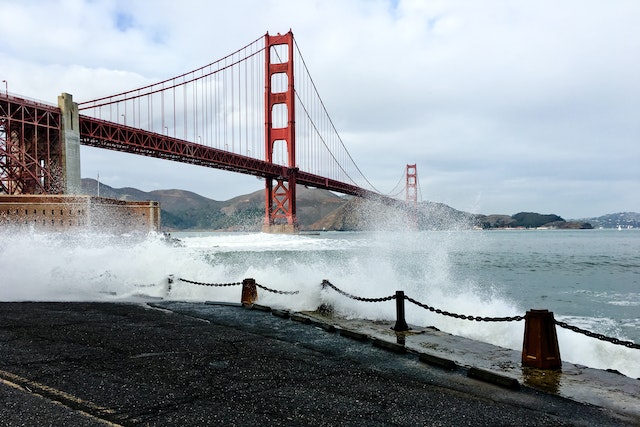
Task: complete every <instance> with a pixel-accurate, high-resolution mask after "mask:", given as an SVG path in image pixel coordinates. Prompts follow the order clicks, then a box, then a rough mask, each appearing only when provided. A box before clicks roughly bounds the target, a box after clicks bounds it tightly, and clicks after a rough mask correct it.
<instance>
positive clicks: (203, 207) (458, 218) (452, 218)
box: [82, 178, 640, 231]
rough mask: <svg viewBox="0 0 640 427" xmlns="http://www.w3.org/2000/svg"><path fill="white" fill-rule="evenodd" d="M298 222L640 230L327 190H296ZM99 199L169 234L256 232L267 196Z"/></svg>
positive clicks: (125, 192)
mask: <svg viewBox="0 0 640 427" xmlns="http://www.w3.org/2000/svg"><path fill="white" fill-rule="evenodd" d="M82 190H83V192H84V193H85V194H91V195H97V194H98V182H97V181H96V180H95V179H90V178H83V179H82ZM296 191H297V216H298V223H299V225H300V229H301V230H340V231H353V230H366V229H374V228H380V227H382V228H391V229H394V228H397V229H406V227H407V224H409V226H412V227H415V228H416V229H420V230H451V229H464V228H471V227H480V228H485V229H491V228H518V227H522V228H537V227H545V228H573V229H579V228H591V226H592V225H593V226H594V227H596V228H597V227H603V228H617V227H618V225H621V226H622V227H624V228H627V227H634V228H638V227H640V214H639V213H633V212H625V213H619V214H611V215H605V216H602V217H599V218H584V219H580V220H571V221H565V220H564V219H562V218H561V217H559V216H558V215H554V214H549V215H543V214H538V213H534V212H520V213H517V214H515V215H512V216H509V215H498V214H493V215H479V214H471V213H467V212H463V211H459V210H456V209H454V208H452V207H450V206H447V205H445V204H443V203H435V202H420V203H418V205H417V207H416V208H415V209H409V210H407V209H400V208H399V207H398V206H388V205H383V204H382V203H379V202H375V201H365V200H363V199H360V198H357V197H351V196H338V195H336V194H334V193H332V192H330V191H327V190H319V189H309V188H306V187H304V186H298V188H297V190H296ZM100 196H103V197H110V198H114V199H121V200H154V201H158V202H160V207H161V210H162V213H161V216H162V227H163V229H165V230H224V231H258V230H260V229H261V228H262V222H263V219H264V191H262V190H260V191H256V192H253V193H251V194H245V195H242V196H238V197H234V198H232V199H230V200H226V201H217V200H212V199H208V198H206V197H203V196H200V195H198V194H196V193H193V192H190V191H184V190H175V189H174V190H155V191H150V192H144V191H141V190H138V189H136V188H130V187H126V188H112V187H110V186H108V185H105V184H102V183H101V184H100Z"/></svg>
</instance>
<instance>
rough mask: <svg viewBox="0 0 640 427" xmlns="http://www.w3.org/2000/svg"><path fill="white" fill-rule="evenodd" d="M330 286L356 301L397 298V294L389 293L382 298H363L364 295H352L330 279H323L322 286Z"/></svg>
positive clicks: (380, 300) (378, 300)
mask: <svg viewBox="0 0 640 427" xmlns="http://www.w3.org/2000/svg"><path fill="white" fill-rule="evenodd" d="M327 286H329V287H330V288H331V289H333V290H334V291H336V292H337V293H339V294H342V295H344V296H345V297H348V298H351V299H354V300H356V301H364V302H382V301H391V300H392V299H396V296H395V295H389V296H388V297H382V298H363V297H357V296H355V295H351V294H349V293H347V292H345V291H343V290H341V289H338V288H337V287H336V286H335V285H333V284H332V283H331V282H329V281H328V280H323V281H322V287H323V288H324V287H327Z"/></svg>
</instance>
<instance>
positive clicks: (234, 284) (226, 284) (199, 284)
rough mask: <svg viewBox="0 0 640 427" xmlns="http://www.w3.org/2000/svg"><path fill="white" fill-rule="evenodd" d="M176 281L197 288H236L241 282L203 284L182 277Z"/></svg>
mask: <svg viewBox="0 0 640 427" xmlns="http://www.w3.org/2000/svg"><path fill="white" fill-rule="evenodd" d="M178 280H180V281H181V282H185V283H191V284H192V285H198V286H238V285H242V282H235V283H204V282H196V281H193V280H187V279H183V278H182V277H180V278H178Z"/></svg>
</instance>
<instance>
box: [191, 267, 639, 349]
mask: <svg viewBox="0 0 640 427" xmlns="http://www.w3.org/2000/svg"><path fill="white" fill-rule="evenodd" d="M178 280H180V281H181V282H185V283H191V284H192V285H199V286H219V287H221V286H238V285H242V282H234V283H204V282H196V281H194V280H187V279H183V278H179V279H178ZM255 285H256V286H257V287H259V288H261V289H264V290H265V291H268V292H273V293H276V294H281V295H295V294H298V293H300V291H278V290H276V289H271V288H268V287H266V286H264V285H260V284H258V283H256V284H255ZM322 287H323V288H326V287H330V288H331V289H333V290H334V291H336V292H337V293H339V294H341V295H344V296H345V297H347V298H351V299H353V300H356V301H363V302H384V301H391V300H393V299H396V295H389V296H387V297H382V298H364V297H359V296H356V295H352V294H350V293H348V292H345V291H343V290H342V289H339V288H338V287H337V286H335V285H334V284H333V283H331V282H329V281H328V280H323V281H322ZM404 299H405V300H407V301H409V302H411V303H413V304H415V305H417V306H418V307H422V308H424V309H425V310H429V311H431V312H433V313H437V314H441V315H443V316H449V317H453V318H456V319H462V320H473V321H476V322H519V321H521V320H524V316H511V317H481V316H469V315H465V314H457V313H451V312H448V311H445V310H440V309H439V308H435V307H431V306H430V305H427V304H424V303H421V302H420V301H417V300H415V299H413V298H411V297H409V296H406V295H405V297H404ZM555 324H556V325H558V326H559V327H561V328H565V329H569V330H571V331H573V332H576V333H579V334H582V335H586V336H588V337H590V338H596V339H598V340H600V341H606V342H609V343H611V344H615V345H621V346H624V347H627V348H635V349H640V344H636V343H634V342H633V341H624V340H621V339H618V338H612V337H608V336H606V335H602V334H598V333H595V332H591V331H588V330H586V329H581V328H578V327H577V326H573V325H569V324H568V323H565V322H561V321H558V320H556V321H555Z"/></svg>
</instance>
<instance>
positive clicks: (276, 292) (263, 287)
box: [256, 283, 300, 295]
mask: <svg viewBox="0 0 640 427" xmlns="http://www.w3.org/2000/svg"><path fill="white" fill-rule="evenodd" d="M256 286H257V287H259V288H260V289H264V290H265V291H269V292H273V293H274V294H281V295H295V294H299V293H300V291H277V290H275V289H270V288H267V287H266V286H263V285H260V284H258V283H256Z"/></svg>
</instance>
